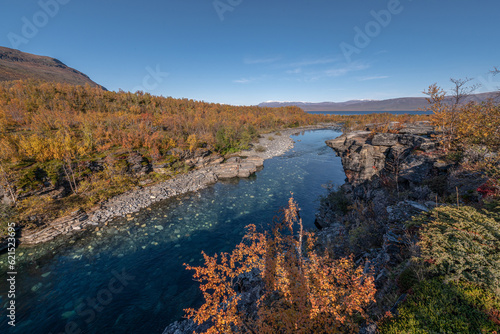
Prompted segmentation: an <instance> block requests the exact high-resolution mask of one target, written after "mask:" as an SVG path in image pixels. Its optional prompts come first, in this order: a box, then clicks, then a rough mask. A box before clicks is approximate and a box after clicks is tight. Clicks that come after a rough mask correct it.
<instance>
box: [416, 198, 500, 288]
mask: <svg viewBox="0 0 500 334" xmlns="http://www.w3.org/2000/svg"><path fill="white" fill-rule="evenodd" d="M415 220H416V221H421V222H425V221H427V220H429V217H428V216H427V217H425V216H420V217H419V218H416V219H415ZM430 220H431V222H430V223H427V224H425V223H424V224H423V225H422V229H421V232H420V233H421V242H420V247H421V251H422V258H423V259H424V260H425V261H426V262H427V263H430V264H431V266H430V267H429V268H430V270H431V272H434V273H436V274H438V275H444V278H445V280H446V281H459V280H465V281H469V282H474V283H477V284H481V285H483V286H485V287H489V288H491V289H492V291H493V292H494V293H496V294H497V295H499V296H500V220H499V216H498V212H496V213H492V212H490V211H487V210H481V211H479V210H477V209H475V208H473V207H468V206H465V207H460V208H457V207H451V206H450V207H439V208H436V209H434V210H433V211H432V212H431V218H430Z"/></svg>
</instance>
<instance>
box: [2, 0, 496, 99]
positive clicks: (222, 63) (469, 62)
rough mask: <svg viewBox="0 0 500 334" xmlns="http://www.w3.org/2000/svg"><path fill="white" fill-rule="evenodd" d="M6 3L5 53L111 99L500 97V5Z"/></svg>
mask: <svg viewBox="0 0 500 334" xmlns="http://www.w3.org/2000/svg"><path fill="white" fill-rule="evenodd" d="M0 4H1V8H2V10H1V12H0V32H1V34H0V45H2V46H7V47H15V48H17V49H20V50H21V51H25V52H29V53H34V54H40V55H47V56H51V57H55V58H57V59H59V60H61V61H62V62H64V63H65V64H67V65H68V66H71V67H74V68H76V69H78V70H80V71H82V72H84V73H86V74H87V75H89V76H90V78H92V79H93V80H94V81H96V82H97V83H99V84H101V85H103V86H105V87H107V88H108V89H110V90H118V89H123V90H125V91H134V90H136V89H141V90H144V91H149V92H150V93H152V94H155V95H164V96H172V97H175V98H191V99H195V100H203V101H207V102H218V103H228V104H237V105H249V104H257V103H259V102H262V101H268V100H278V101H311V102H321V101H337V102H338V101H345V100H351V99H385V98H394V97H403V96H422V93H421V92H422V91H423V90H424V89H426V87H428V86H429V85H430V84H432V83H434V82H437V83H438V84H439V85H441V86H443V87H444V88H450V87H451V83H450V82H449V78H450V77H454V78H464V77H472V78H475V79H476V82H477V83H481V84H482V85H483V87H482V88H481V91H491V90H494V89H496V88H497V87H499V86H500V76H497V77H493V78H492V77H490V76H489V75H488V71H489V70H491V69H492V68H493V67H494V66H500V20H499V19H498V15H499V13H500V2H499V1H498V0H480V1H472V0H439V1H438V0H413V1H411V0H400V1H398V0H383V1H382V0H380V1H379V0H376V1H374V0H335V1H327V0H307V1H306V0H301V1H299V0H288V1H273V0H267V1H264V0H216V1H213V0H162V1H147V0H146V1H144V2H139V1H129V0H122V1H111V0H101V1H96V0H86V1H82V0H41V1H24V0H16V1H12V0H0ZM30 28H31V29H30ZM33 28H34V29H33Z"/></svg>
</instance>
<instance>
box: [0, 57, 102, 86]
mask: <svg viewBox="0 0 500 334" xmlns="http://www.w3.org/2000/svg"><path fill="white" fill-rule="evenodd" d="M25 79H39V80H45V81H55V82H61V83H69V84H73V85H85V84H89V85H91V86H94V87H95V86H97V87H101V88H104V87H102V86H100V85H98V84H97V83H95V82H94V81H92V80H91V79H90V78H89V77H88V76H87V75H85V74H83V73H82V72H80V71H77V70H75V69H73V68H71V67H68V66H66V65H65V64H63V63H62V62H61V61H59V60H57V59H54V58H50V57H44V56H37V55H33V54H30V53H25V52H21V51H19V50H15V49H9V48H5V47H0V81H10V80H25Z"/></svg>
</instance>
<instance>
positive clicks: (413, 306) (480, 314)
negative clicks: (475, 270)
mask: <svg viewBox="0 0 500 334" xmlns="http://www.w3.org/2000/svg"><path fill="white" fill-rule="evenodd" d="M498 310H500V300H499V299H498V298H497V297H495V296H494V295H493V294H492V293H490V292H488V291H486V290H483V289H481V288H479V287H478V286H476V285H474V284H471V283H443V282H442V281H441V280H440V279H437V278H435V279H432V280H428V281H423V282H421V283H419V284H418V285H417V286H416V287H415V288H414V293H413V294H412V295H409V296H408V298H407V300H406V301H405V302H404V303H403V304H402V305H401V306H400V307H399V309H398V313H399V315H398V316H397V317H395V318H392V319H388V320H385V321H384V322H383V323H382V324H380V325H379V330H380V333H383V334H401V333H493V332H494V331H495V330H496V331H498V330H499V329H500V323H496V321H497V320H498V319H497V318H496V314H497V312H498Z"/></svg>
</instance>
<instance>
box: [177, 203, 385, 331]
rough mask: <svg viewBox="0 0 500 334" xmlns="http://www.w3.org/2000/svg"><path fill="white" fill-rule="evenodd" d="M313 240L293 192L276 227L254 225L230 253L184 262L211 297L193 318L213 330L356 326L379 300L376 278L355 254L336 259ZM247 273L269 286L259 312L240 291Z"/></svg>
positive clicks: (192, 313) (205, 294)
mask: <svg viewBox="0 0 500 334" xmlns="http://www.w3.org/2000/svg"><path fill="white" fill-rule="evenodd" d="M297 227H298V231H296V230H295V229H296V228H297ZM314 244H315V238H314V236H313V235H312V234H311V233H307V232H304V231H303V226H302V220H301V218H300V216H299V208H298V206H297V204H296V202H295V201H294V199H293V197H292V198H290V200H289V202H288V207H287V208H285V209H284V210H283V212H282V215H281V217H280V218H279V219H278V220H277V221H276V222H275V224H274V225H273V227H272V231H271V232H268V233H258V232H257V231H256V227H255V226H254V225H249V226H248V227H247V233H246V235H245V236H244V238H243V241H242V242H241V243H240V244H238V245H237V246H236V248H235V249H234V250H233V251H232V252H231V253H221V254H220V255H214V256H213V257H210V256H208V255H207V254H205V253H203V257H204V259H205V265H204V266H200V267H192V266H189V265H185V266H186V268H187V269H189V270H194V271H195V273H194V278H195V279H196V280H197V281H199V282H200V283H201V285H200V288H201V290H202V293H203V297H204V299H205V303H204V304H203V305H202V306H201V307H200V308H199V309H198V310H195V309H187V310H186V313H187V317H188V318H191V319H193V320H194V321H195V322H196V323H197V324H200V325H201V324H209V325H210V328H209V329H208V330H207V331H206V333H270V334H271V333H353V332H356V331H357V330H358V325H359V320H360V319H367V315H366V312H365V310H366V307H367V306H368V305H369V304H370V303H372V302H374V295H375V291H376V290H375V286H374V280H373V277H372V276H371V275H370V274H367V273H365V272H364V271H363V267H362V266H359V267H358V266H356V264H355V263H354V261H353V258H352V257H347V258H341V259H333V258H330V257H329V256H328V254H326V253H324V254H323V253H320V252H318V251H317V250H315V248H314ZM248 273H257V275H258V277H259V278H260V282H261V286H262V290H261V291H262V293H261V294H260V295H259V296H257V297H256V298H257V300H256V301H255V304H256V306H257V311H256V312H250V313H247V310H245V309H244V308H243V307H242V305H241V302H242V300H241V293H239V289H241V284H242V283H241V282H242V276H243V275H244V274H248Z"/></svg>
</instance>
